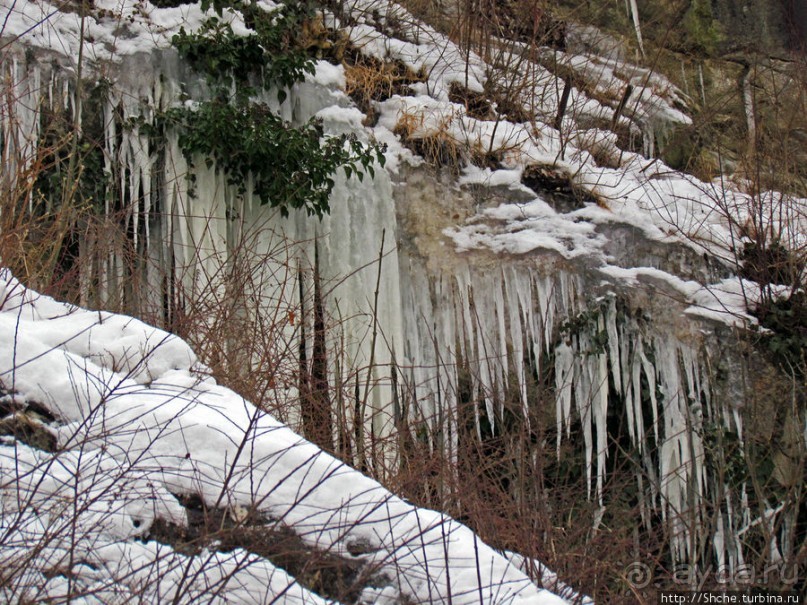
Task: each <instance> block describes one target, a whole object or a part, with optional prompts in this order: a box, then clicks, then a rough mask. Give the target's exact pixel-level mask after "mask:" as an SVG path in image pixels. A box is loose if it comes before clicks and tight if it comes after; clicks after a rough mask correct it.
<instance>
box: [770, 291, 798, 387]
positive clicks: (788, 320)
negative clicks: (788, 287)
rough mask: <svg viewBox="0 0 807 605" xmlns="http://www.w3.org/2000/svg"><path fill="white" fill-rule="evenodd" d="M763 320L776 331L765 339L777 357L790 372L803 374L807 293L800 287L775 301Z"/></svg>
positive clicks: (775, 357)
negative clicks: (789, 294)
mask: <svg viewBox="0 0 807 605" xmlns="http://www.w3.org/2000/svg"><path fill="white" fill-rule="evenodd" d="M761 323H762V325H763V326H764V327H766V328H768V329H769V330H772V331H773V333H772V334H770V335H768V336H767V337H766V339H765V340H766V343H767V345H768V349H769V350H770V352H771V354H772V355H773V356H774V359H775V360H776V361H777V362H778V363H779V364H780V365H781V366H782V367H783V368H784V369H785V371H787V372H788V373H791V374H794V375H796V376H800V377H802V378H803V377H804V374H805V370H806V369H807V294H805V293H804V292H803V291H800V292H795V293H793V294H792V295H791V296H790V297H789V298H787V299H785V300H782V299H779V300H774V301H772V302H771V303H770V304H768V305H767V308H766V309H765V315H764V316H763V317H762V318H761Z"/></svg>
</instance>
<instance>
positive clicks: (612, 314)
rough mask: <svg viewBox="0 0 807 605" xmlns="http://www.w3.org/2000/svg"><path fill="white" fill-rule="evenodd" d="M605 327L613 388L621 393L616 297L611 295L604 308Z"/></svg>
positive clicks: (620, 362) (618, 393)
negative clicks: (606, 306)
mask: <svg viewBox="0 0 807 605" xmlns="http://www.w3.org/2000/svg"><path fill="white" fill-rule="evenodd" d="M605 329H606V331H607V334H608V356H609V358H610V361H611V375H612V376H613V378H614V389H615V390H616V393H617V395H622V361H621V360H620V356H619V336H618V334H617V329H616V298H615V297H613V296H611V297H610V300H609V301H608V308H607V309H606V310H605Z"/></svg>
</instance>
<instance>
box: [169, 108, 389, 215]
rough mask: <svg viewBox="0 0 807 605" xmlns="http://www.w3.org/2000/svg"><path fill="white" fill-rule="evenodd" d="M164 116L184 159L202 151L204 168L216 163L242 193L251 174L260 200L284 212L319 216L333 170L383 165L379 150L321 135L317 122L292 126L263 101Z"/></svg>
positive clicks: (361, 171) (360, 170)
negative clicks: (174, 131) (299, 211)
mask: <svg viewBox="0 0 807 605" xmlns="http://www.w3.org/2000/svg"><path fill="white" fill-rule="evenodd" d="M167 118H168V119H169V120H170V121H172V122H173V123H175V124H176V125H178V126H179V127H180V136H179V145H180V147H181V148H182V151H183V152H184V153H185V155H186V156H187V157H188V158H189V159H193V158H194V157H197V156H199V155H201V156H204V157H206V162H207V164H208V166H212V165H213V163H214V162H215V164H216V165H217V166H219V167H220V168H222V169H223V170H224V171H225V172H226V173H227V176H228V178H229V180H230V183H231V184H234V185H237V186H238V187H239V189H240V190H241V191H242V192H245V191H246V187H247V182H248V178H249V176H250V175H251V176H252V184H253V188H254V193H255V194H256V195H257V196H258V197H259V198H260V200H261V203H262V204H269V205H271V206H276V207H280V209H281V212H282V213H283V214H284V215H287V214H288V209H289V208H305V209H306V211H307V212H308V213H309V214H316V215H317V216H322V215H323V214H325V213H327V212H328V211H329V205H328V198H329V196H330V193H331V190H332V189H333V185H334V181H333V178H332V175H333V174H334V173H335V172H336V170H337V169H338V168H340V167H342V168H344V170H345V172H346V174H347V175H348V177H349V176H351V175H352V174H353V173H355V174H356V175H357V176H358V177H359V179H362V178H363V177H364V172H365V171H366V172H369V173H370V174H371V176H372V175H373V174H374V171H373V166H372V164H373V162H374V161H378V162H379V163H380V164H381V165H383V164H384V155H383V152H382V149H381V148H379V147H374V146H373V147H370V146H365V145H363V144H362V143H361V142H360V141H359V140H358V139H356V138H355V137H353V136H348V135H340V136H336V137H326V138H323V129H322V123H321V122H320V121H318V120H311V121H309V122H308V123H307V124H305V125H304V126H299V127H293V126H291V125H290V124H288V123H287V122H284V121H283V120H282V119H280V117H278V116H277V115H276V114H274V113H272V111H271V110H270V109H269V107H268V106H266V105H264V104H262V103H249V104H233V103H230V102H229V101H228V100H226V99H216V100H213V101H207V102H205V103H202V104H200V105H199V107H198V109H196V110H192V109H187V108H177V109H173V110H171V111H169V112H168V114H167Z"/></svg>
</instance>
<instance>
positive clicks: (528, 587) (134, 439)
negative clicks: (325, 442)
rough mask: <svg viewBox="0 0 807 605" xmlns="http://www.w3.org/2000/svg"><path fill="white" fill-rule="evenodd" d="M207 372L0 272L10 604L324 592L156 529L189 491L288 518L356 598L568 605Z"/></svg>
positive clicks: (176, 352)
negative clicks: (192, 549)
mask: <svg viewBox="0 0 807 605" xmlns="http://www.w3.org/2000/svg"><path fill="white" fill-rule="evenodd" d="M203 370H204V368H202V367H200V366H199V364H198V363H197V361H196V357H195V355H194V353H193V351H191V349H190V348H189V347H188V346H187V345H186V344H185V343H184V342H183V341H181V340H180V339H178V338H177V337H175V336H173V335H171V334H167V333H165V332H163V331H161V330H158V329H155V328H152V327H149V326H147V325H145V324H143V323H142V322H140V321H138V320H135V319H132V318H130V317H126V316H121V315H113V314H110V313H105V312H93V311H86V310H83V309H80V308H76V307H72V306H69V305H65V304H60V303H58V302H56V301H54V300H52V299H50V298H48V297H45V296H40V295H38V294H37V293H35V292H32V291H29V290H26V289H25V288H23V287H22V286H21V285H20V284H19V283H18V282H17V281H16V280H14V279H13V278H12V277H11V275H10V274H9V272H8V271H7V270H3V271H2V272H1V273H0V390H1V392H2V398H1V399H0V409H2V412H3V417H4V420H3V423H4V427H6V428H7V429H8V427H14V428H15V429H16V433H17V434H18V435H21V434H23V433H25V434H26V435H28V437H27V438H25V437H22V438H21V439H20V440H17V439H15V438H13V437H11V436H5V437H3V438H2V441H1V442H0V473H1V474H0V570H1V571H0V599H1V600H3V601H4V602H23V601H24V602H31V601H36V602H41V601H44V600H48V602H61V600H63V599H66V598H67V597H68V596H72V597H77V598H74V599H73V600H72V601H71V602H74V603H77V602H80V603H132V602H147V603H167V602H174V603H189V602H196V601H201V602H227V603H273V602H289V603H303V602H305V603H320V602H325V601H324V599H322V598H321V597H319V596H317V595H316V594H314V593H312V592H311V591H309V590H308V589H307V588H306V587H304V586H301V585H300V584H299V583H297V582H296V581H295V578H294V577H291V576H290V575H288V574H287V573H286V572H285V571H283V570H282V569H278V568H277V567H275V566H274V565H273V564H272V562H271V561H269V560H267V559H266V558H263V557H261V556H258V555H257V554H254V553H252V552H250V551H249V550H246V549H244V548H234V549H233V548H229V549H228V548H224V547H221V548H219V549H217V543H216V542H215V541H210V542H209V543H204V542H203V543H201V544H200V550H199V552H198V553H191V554H189V553H188V552H178V551H177V550H174V549H173V548H172V546H170V545H168V544H164V543H159V542H157V541H155V540H153V539H150V535H151V532H152V531H153V530H154V528H155V527H156V526H155V524H156V523H157V522H160V523H162V524H169V525H173V526H175V527H178V530H177V531H179V532H180V533H181V528H182V527H186V526H187V525H188V513H187V511H186V509H185V508H184V507H183V505H182V504H181V503H180V499H178V498H180V497H184V498H183V502H187V501H188V496H198V497H200V498H201V500H202V501H203V502H204V504H205V505H206V507H208V508H209V510H211V511H212V510H216V509H224V510H226V511H227V513H226V515H227V518H228V519H229V520H231V521H232V523H231V525H232V524H233V523H234V524H235V526H236V530H234V531H237V526H238V524H239V523H242V524H243V531H244V533H247V532H253V535H254V533H255V532H259V531H262V530H265V531H266V532H271V531H273V530H274V531H277V530H278V529H279V528H281V527H282V528H284V529H288V528H290V529H291V531H292V532H294V533H295V534H296V535H297V536H299V538H300V539H301V540H302V543H303V544H304V545H305V546H306V547H307V548H310V549H312V552H316V553H320V554H323V553H328V554H329V555H332V556H335V557H336V558H337V559H341V560H344V561H348V562H350V563H351V564H352V565H353V567H352V569H353V570H354V571H355V574H354V577H353V582H354V583H355V585H353V586H351V587H350V588H351V589H352V593H355V594H358V595H359V600H360V601H361V602H365V603H393V602H400V601H401V600H402V599H403V600H406V599H409V600H414V601H415V602H431V603H440V602H451V603H512V604H516V603H524V604H527V603H532V604H535V605H543V604H546V605H549V604H551V603H563V602H564V601H563V600H562V599H560V598H558V597H557V596H555V595H554V594H552V593H551V592H548V591H547V590H543V589H541V588H539V587H537V586H536V585H535V584H534V583H533V582H531V581H530V580H529V579H528V578H527V577H526V576H525V575H524V574H523V573H521V572H520V571H519V570H518V568H517V565H516V563H515V562H513V561H510V560H509V559H507V558H505V557H504V556H502V555H501V554H499V553H497V552H495V551H493V550H492V549H491V548H490V547H488V546H487V545H485V544H483V543H482V542H481V541H480V540H479V539H477V537H476V536H475V535H474V534H473V533H472V532H471V531H470V530H469V529H468V528H466V527H464V526H463V525H461V524H459V523H457V522H456V521H454V520H452V519H450V518H448V517H446V516H445V515H442V514H440V513H438V512H435V511H430V510H424V509H418V508H416V507H414V506H412V505H410V504H408V503H406V502H405V501H403V500H401V499H400V498H398V497H396V496H394V495H393V494H391V493H390V492H389V491H387V490H386V489H384V488H383V487H382V486H381V485H379V484H378V483H376V482H375V481H373V480H371V479H369V478H367V477H366V476H364V475H362V474H361V473H359V472H357V471H355V470H353V469H352V468H350V467H348V466H346V465H345V464H342V463H341V462H339V461H337V460H336V459H334V458H333V457H331V456H329V455H328V454H326V453H324V452H322V451H321V450H320V449H318V448H317V447H316V446H314V445H312V444H311V443H309V442H307V441H305V440H303V439H301V438H300V437H299V436H297V435H296V434H295V433H293V432H292V431H291V430H290V429H289V428H287V427H286V426H284V425H282V424H281V423H279V422H277V421H276V420H275V419H274V418H272V417H271V416H269V415H267V414H265V413H263V412H261V411H259V410H257V409H256V408H255V407H254V406H253V405H252V404H251V403H249V402H247V401H245V400H244V399H243V398H242V397H240V396H238V395H237V394H236V393H234V392H232V391H230V390H228V389H226V388H223V387H221V386H219V385H217V384H216V383H215V382H214V381H213V380H212V379H211V378H209V377H207V376H206V375H205V374H204V371H203ZM21 427H27V429H28V430H27V432H26V431H23V433H21V432H19V431H20V430H21ZM11 432H15V431H14V430H12V431H11ZM31 435H39V441H35V440H34V439H33V438H31ZM47 435H50V436H52V437H53V438H55V439H53V440H52V441H51V440H50V439H48V438H47ZM26 442H27V443H36V444H37V445H38V446H40V447H31V446H30V445H27V444H26ZM46 443H47V444H48V447H46V448H45V449H42V447H43V444H46ZM248 520H249V522H248ZM545 577H546V578H551V577H552V576H551V574H545ZM348 592H349V591H346V594H347V593H348Z"/></svg>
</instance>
